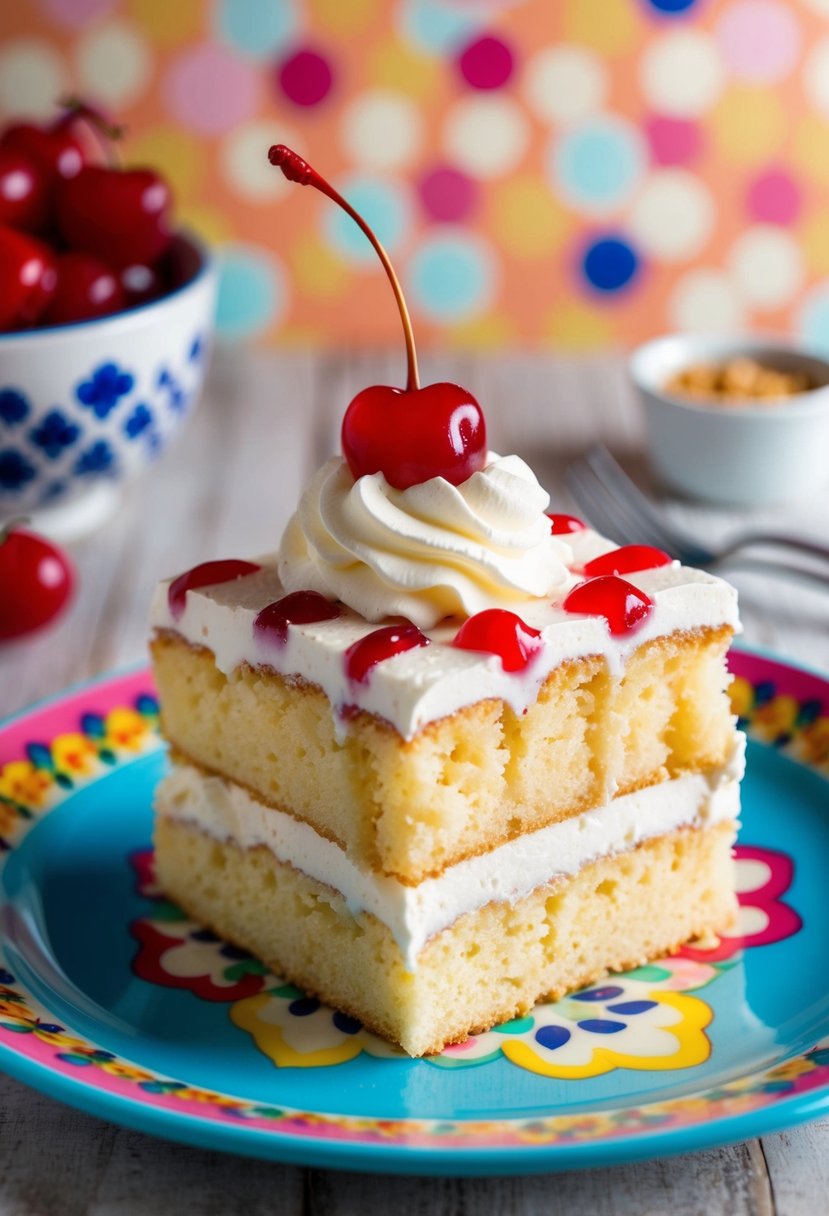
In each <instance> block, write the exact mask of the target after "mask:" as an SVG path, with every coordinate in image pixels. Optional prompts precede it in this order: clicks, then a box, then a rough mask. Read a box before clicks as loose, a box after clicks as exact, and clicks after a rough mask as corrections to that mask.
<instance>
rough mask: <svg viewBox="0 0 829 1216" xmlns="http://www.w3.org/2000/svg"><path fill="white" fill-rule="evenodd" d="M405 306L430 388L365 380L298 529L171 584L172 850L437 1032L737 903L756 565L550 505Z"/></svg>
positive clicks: (265, 948) (229, 901) (304, 172)
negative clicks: (739, 564)
mask: <svg viewBox="0 0 829 1216" xmlns="http://www.w3.org/2000/svg"><path fill="white" fill-rule="evenodd" d="M274 152H275V153H276V154H277V155H276V157H274ZM291 157H293V154H291V153H288V152H287V150H285V149H281V150H280V149H275V150H272V159H275V160H276V163H280V164H283V165H286V166H287V167H288V168H289V169H290V171H291V176H293V177H295V179H296V180H300V181H306V182H308V183H309V184H314V185H319V181H320V180H321V179H317V178H316V175H313V171H312V170H310V169H309V168H308V166H307V165H304V162H298V164H297V163H296V161H297V158H294V159H293V160H292V159H291ZM311 175H312V176H311ZM323 186H326V191H325V192H326V193H329V194H331V196H332V197H336V198H337V199H338V198H339V196H336V193H335V192H333V191H331V189H330V187H327V184H326V183H323ZM319 188H322V186H320V187H319ZM358 222H361V221H358ZM372 240H374V238H373V236H372ZM375 245H376V242H375ZM383 256H384V257H385V255H383ZM386 262H387V259H386ZM384 264H385V263H384ZM387 268H388V267H387ZM388 269H390V268H388ZM390 273H391V274H392V276H393V272H390ZM394 283H395V284H396V279H395V280H394ZM397 292H399V287H397ZM398 298H399V300H402V297H398ZM401 312H402V315H403V316H404V326H405V328H406V335H407V349H408V352H409V372H410V375H409V386H408V388H407V390H406V391H405V392H401V391H400V390H396V389H388V388H385V387H376V388H371V389H367V390H365V391H364V392H363V393H361V394H359V395H358V396H357V397H356V398H355V399H354V401H353V402H352V403H351V405H350V406H349V408H348V411H347V412H346V415H345V421H344V424H343V450H344V455H345V458H344V459H340V458H335V459H333V460H331V461H329V462H328V464H326V465H325V466H324V467H323V468H322V469H321V470H320V472H319V473H318V474H317V476H316V477H315V478H314V479H313V480H312V482H311V483H310V485H309V487H308V489H307V490H306V492H305V494H304V495H303V498H302V501H301V503H300V505H299V508H298V510H297V512H296V514H295V516H294V517H293V519H292V520H291V521H290V522H289V524H288V527H287V528H286V530H285V533H284V535H283V538H282V542H281V545H280V549H279V552H278V553H276V554H271V555H268V556H266V557H261V558H258V559H257V560H256V561H241V560H232V561H223V562H208V563H206V564H205V565H202V566H198V567H196V568H195V569H193V570H191V571H188V572H187V573H185V574H183V575H180V576H179V577H178V578H176V579H173V580H171V581H169V582H166V583H163V584H161V586H160V587H159V588H158V591H157V594H156V598H155V601H154V605H153V610H152V624H153V629H154V634H153V639H152V643H151V648H152V653H153V661H154V667H155V672H156V679H157V684H158V691H159V694H160V700H161V707H162V724H163V729H164V731H165V734H166V736H167V738H168V740H169V742H170V746H171V760H172V764H171V772H170V775H169V776H168V777H166V778H165V780H164V781H163V782H162V784H161V786H160V788H159V790H158V794H157V804H156V805H157V822H156V833H155V847H156V873H157V876H158V880H159V882H160V884H161V886H162V887H163V888H164V890H166V891H167V893H168V894H169V895H170V896H171V898H173V899H174V900H175V901H176V902H178V903H179V904H180V905H181V906H182V907H183V908H184V909H185V910H186V911H187V912H188V914H189V915H190V916H192V917H193V918H194V919H196V920H199V921H201V922H203V923H204V924H206V925H209V926H210V928H212V929H213V930H214V931H215V932H216V933H217V934H219V935H220V936H221V937H224V938H226V939H228V940H229V941H232V942H234V943H236V944H237V945H239V946H242V947H244V948H246V949H248V950H250V951H252V952H253V953H254V954H255V955H257V956H258V957H260V958H261V959H262V960H263V961H264V962H265V963H266V964H267V965H268V966H269V967H270V968H271V969H272V970H273V971H274V972H276V973H277V974H280V975H283V976H285V977H287V978H288V979H290V980H291V981H292V982H293V983H294V984H296V985H298V986H300V987H302V988H304V989H305V990H306V991H307V992H309V993H311V994H313V995H316V996H318V997H320V998H321V999H322V1000H324V1001H326V1002H327V1003H329V1004H331V1005H334V1006H336V1007H338V1008H339V1009H341V1010H343V1011H345V1012H346V1013H348V1014H350V1015H351V1016H352V1017H354V1018H357V1019H358V1020H359V1021H361V1022H363V1023H364V1024H365V1025H367V1026H368V1027H370V1028H371V1029H372V1030H374V1031H376V1032H378V1033H379V1034H381V1035H384V1036H385V1037H387V1038H389V1039H391V1040H393V1041H394V1042H396V1043H399V1044H400V1045H401V1046H402V1047H403V1048H404V1050H405V1051H407V1052H409V1053H410V1054H412V1055H422V1054H425V1053H429V1052H434V1051H438V1050H440V1048H441V1047H443V1046H444V1045H445V1044H446V1043H450V1042H454V1041H458V1040H461V1039H463V1038H465V1037H466V1036H467V1035H468V1034H469V1033H471V1032H473V1031H476V1030H482V1029H485V1028H488V1027H490V1026H492V1025H494V1024H496V1023H499V1022H503V1021H505V1020H508V1019H510V1018H513V1017H516V1016H519V1015H521V1014H523V1013H525V1012H526V1011H527V1010H529V1009H530V1008H531V1007H532V1005H533V1004H534V1003H535V1002H536V1001H538V1000H540V999H542V998H547V999H552V998H555V997H558V996H560V995H562V994H563V993H565V992H567V991H568V990H571V989H574V988H578V987H581V986H583V985H585V984H587V983H589V982H591V981H594V980H596V979H597V978H599V977H601V976H603V975H604V974H606V973H607V972H609V971H612V970H619V969H624V968H627V967H631V966H636V965H639V964H641V963H644V962H646V961H647V960H648V959H651V958H654V957H656V956H658V955H660V954H664V953H665V952H667V951H670V950H673V949H675V948H676V947H678V946H679V945H681V944H682V943H683V942H685V941H687V940H688V939H690V938H694V937H703V936H707V935H710V934H715V933H719V932H722V931H723V930H725V929H727V928H729V927H730V925H731V923H732V920H733V917H734V914H735V911H736V901H735V896H734V884H733V872H732V860H731V846H732V844H733V841H734V836H735V832H736V823H737V817H738V812H739V780H740V777H741V775H742V763H743V747H742V737H741V736H740V735H739V734H738V732H737V731H736V729H735V723H734V719H733V717H732V715H731V711H730V707H729V702H728V698H727V695H726V688H727V684H728V675H727V672H726V666H725V654H726V651H727V649H728V645H729V643H730V640H731V637H732V635H733V633H734V631H735V629H736V628H737V627H738V619H737V606H736V595H735V592H734V591H733V589H732V588H731V587H730V586H728V584H726V583H724V582H722V581H721V580H720V579H717V578H714V577H713V576H711V575H708V574H705V573H703V572H701V571H697V570H691V569H687V568H685V567H682V566H680V565H679V564H678V563H676V562H673V561H671V559H670V558H669V556H668V555H667V554H665V553H662V552H661V551H660V550H656V549H652V548H649V547H646V546H625V547H622V548H617V547H615V546H614V545H613V544H612V543H611V542H609V541H607V540H605V539H603V538H602V537H600V536H598V535H597V534H596V533H594V532H592V531H591V530H590V529H588V528H586V527H584V525H582V524H581V523H580V522H579V521H577V520H574V519H573V518H572V517H570V516H560V515H558V516H557V515H553V516H549V515H547V514H545V511H546V508H547V506H548V505H549V502H548V496H547V494H546V493H545V492H544V491H543V490H542V489H541V487H540V486H539V484H538V482H537V481H536V479H535V477H534V475H533V474H532V472H531V470H530V469H529V468H528V467H527V465H526V464H524V462H523V461H521V460H519V459H518V458H517V457H514V456H513V457H506V458H501V457H499V456H497V455H496V454H494V453H492V452H488V450H487V447H486V431H485V425H484V420H483V415H482V413H481V410H480V407H479V406H478V404H477V402H475V400H474V398H472V397H471V396H470V394H468V393H466V392H465V390H463V389H461V388H459V387H458V386H456V385H430V386H428V387H427V388H425V389H421V388H420V387H419V385H418V381H417V368H416V363H415V362H414V347H413V343H412V342H411V330H410V326H409V325H408V316H407V315H406V314H405V306H403V305H402V303H401ZM384 419H385V423H384V421H383V420H384Z"/></svg>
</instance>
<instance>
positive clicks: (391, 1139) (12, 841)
mask: <svg viewBox="0 0 829 1216" xmlns="http://www.w3.org/2000/svg"><path fill="white" fill-rule="evenodd" d="M732 662H733V666H735V667H736V668H737V670H738V675H737V677H736V679H737V681H742V683H737V684H736V698H737V699H735V711H736V712H737V713H738V714H740V716H741V718H742V719H743V720H744V725H745V726H746V727H747V729H748V730H749V733H750V734H754V733H755V732H754V725H753V723H754V718H755V717H756V700H757V699H756V698H752V697H751V696H749V697H748V698H746V695H745V694H746V692H747V691H749V690H750V689H751V688H755V687H757V686H758V685H763V684H767V683H768V682H769V681H768V668H769V667H770V666H771V668H772V669H773V670H775V671H776V672H779V673H780V681H781V685H782V687H780V688H779V691H778V688H777V686H776V685H775V686H774V688H775V691H774V693H773V695H772V697H771V698H770V699H771V700H774V698H775V696H791V697H793V698H794V700H795V701H797V702H798V704H799V705H803V704H804V703H806V704H809V706H810V707H811V705H812V703H813V702H814V701H815V700H818V712H817V713H816V714H814V715H813V711H812V709H811V708H810V709H809V713H808V715H807V716H808V717H809V719H810V722H808V723H806V724H805V725H804V724H802V723H801V722H799V721H798V715H797V714H796V715H795V717H794V721H793V722H791V727H792V729H791V732H790V733H789V734H788V735H787V737H786V738H784V739H782V740H780V739H779V738H778V739H776V740H775V743H776V746H778V747H780V748H781V749H783V750H786V751H792V752H793V754H794V755H796V756H797V758H798V759H800V760H801V762H805V763H810V765H811V767H814V768H816V769H818V770H819V771H824V772H825V771H826V770H827V768H829V757H826V756H823V755H822V753H821V752H820V750H819V749H818V750H817V753H816V754H815V752H814V750H813V737H814V734H815V732H810V734H809V741H808V746H807V748H806V750H805V753H804V751H803V750H801V749H802V736H803V734H804V733H805V732H806V730H807V728H808V725H813V724H814V723H815V722H818V723H820V724H821V725H820V730H819V732H817V733H818V738H820V737H821V732H822V731H823V730H824V725H823V723H824V722H825V721H826V720H827V719H829V704H827V702H826V700H825V699H820V697H819V696H817V695H816V692H817V690H818V689H821V688H822V689H824V690H825V687H826V685H825V682H824V681H821V679H820V677H818V676H813V675H810V674H809V673H808V672H803V671H800V670H798V669H796V668H788V667H786V666H785V665H783V664H776V663H774V662H773V661H771V660H766V659H763V658H762V657H759V656H753V655H751V654H743V653H739V652H738V653H736V654H735V655H733V656H732ZM754 674H757V675H759V676H761V677H762V678H761V679H758V680H754V679H753V678H752V677H753V675H754ZM746 685H748V686H749V688H748V689H747V688H746ZM739 698H742V701H741V700H740V699H739ZM90 699H93V698H92V694H90ZM77 700H78V695H76V696H75V697H74V698H72V697H70V698H68V699H67V700H66V701H65V702H64V703H61V704H53V705H52V706H51V707H50V712H49V713H48V714H47V715H46V716H47V718H48V720H49V721H50V722H53V721H55V720H59V725H60V729H59V730H56V731H55V733H54V735H53V740H55V739H57V738H59V737H63V736H64V735H71V736H75V737H76V736H78V735H79V734H80V735H84V731H83V730H82V729H79V727H80V725H81V717H80V715H78V713H77V706H76V702H77ZM94 700H95V701H96V704H100V702H101V701H102V700H104V701H106V702H107V707H106V708H107V712H106V713H105V714H101V713H96V717H97V718H99V719H100V718H103V721H104V723H105V724H106V722H107V720H108V714H109V712H112V711H114V710H117V709H124V708H126V709H127V710H128V713H129V715H130V720H131V721H133V722H134V721H135V719H133V718H132V717H131V715H132V714H134V713H136V714H138V715H139V716H141V717H144V718H145V720H146V723H147V730H146V732H141V742H140V744H138V746H136V744H137V739H136V737H135V736H134V735H132V736H131V737H130V740H129V744H128V746H127V748H126V749H124V748H117V749H116V750H115V751H114V752H113V754H112V755H113V758H114V762H115V763H119V762H120V763H123V762H127V763H128V762H129V760H130V759H131V758H134V757H135V755H136V754H137V753H140V751H142V750H149V749H151V748H152V747H153V746H158V745H159V744H158V738H157V735H155V734H154V732H153V729H152V726H151V725H150V714H149V712H147V711H149V709H150V704H151V702H152V703H153V704H154V702H153V693H152V691H151V680H150V677H149V675H148V674H147V673H146V672H138V673H134V674H132V675H128V676H122V677H114V678H112V679H110V680H109V681H107V682H105V683H102V684H101V685H99V686H98V688H97V690H96V695H95V697H94ZM124 700H126V702H127V704H126V705H124ZM139 705H141V706H142V707H143V711H144V712H142V709H139ZM28 717H29V716H28V715H27V716H26V717H24V718H23V719H22V723H21V720H13V721H12V723H11V724H10V726H11V727H16V726H18V727H19V726H21V725H22V727H23V729H24V730H25V726H26V724H27V721H28ZM105 728H106V727H105ZM7 729H8V728H7ZM13 733H15V734H19V733H20V732H19V730H18V731H17V732H13ZM87 737H88V736H87ZM760 737H761V738H762V737H763V731H762V729H761V730H760ZM116 742H117V741H116ZM43 746H44V747H45V748H46V750H47V751H48V754H49V756H50V758H51V761H52V767H51V768H50V767H48V766H46V767H45V768H41V767H40V766H39V765H38V763H37V762H36V759H33V758H32V756H31V754H27V753H28V748H27V747H25V746H23V747H21V748H20V753H19V754H17V755H15V756H13V757H12V758H11V759H10V760H7V761H6V763H5V764H4V765H3V766H2V767H0V783H2V784H0V807H2V810H3V814H4V816H5V821H6V833H7V834H6V836H5V838H4V847H5V849H7V850H8V849H10V848H13V847H15V846H16V845H17V844H19V842H20V840H21V839H22V838H23V836H24V835H25V833H26V831H27V830H28V828H29V827H30V826H31V824H32V823H33V822H35V821H36V819H37V818H39V817H40V816H41V815H42V814H44V813H48V811H49V810H50V809H52V807H53V806H55V805H57V804H58V803H59V802H60V801H61V799H62V798H63V797H65V796H66V794H67V792H68V791H69V787H68V786H66V785H65V784H64V782H63V781H62V780H61V775H62V774H63V775H66V774H65V769H64V768H62V767H60V766H59V765H58V763H57V760H56V757H55V754H54V751H53V748H52V747H51V746H50V745H49V744H45V745H43ZM96 750H97V751H98V754H97V756H94V757H93V756H92V753H91V752H88V751H87V752H86V753H85V754H86V756H87V761H88V765H87V767H84V769H83V771H82V772H79V773H73V774H70V775H69V780H70V781H71V782H72V783H73V785H74V784H75V782H76V781H78V780H81V781H82V780H94V779H95V778H96V777H99V776H100V775H101V774H102V772H103V771H105V766H106V765H107V764H112V763H113V759H112V758H103V757H102V756H101V754H100V750H98V749H97V748H96ZM104 750H108V749H104ZM73 755H74V753H73ZM39 756H41V753H36V757H39ZM808 757H813V758H812V759H811V760H809V759H808ZM42 758H43V759H44V760H45V759H46V753H45V752H44V753H43V754H42ZM21 762H23V763H27V764H28V765H29V767H27V768H26V769H25V770H23V771H21V770H20V769H15V770H13V772H14V778H13V780H12V778H10V775H9V765H10V764H14V765H19V764H20V763H21ZM22 777H25V778H26V780H25V781H23V782H22V783H21V778H22ZM9 787H11V792H9ZM2 857H3V854H2V852H0V863H2ZM691 961H693V960H691ZM0 1042H2V1044H3V1046H4V1047H5V1048H7V1049H9V1050H11V1051H14V1052H17V1053H19V1054H21V1055H24V1056H26V1057H27V1058H28V1059H29V1060H30V1061H32V1062H35V1063H37V1064H39V1065H41V1066H42V1067H43V1068H44V1070H46V1071H50V1072H51V1071H56V1072H59V1073H62V1074H64V1075H67V1074H68V1075H70V1076H73V1077H74V1079H75V1080H76V1081H78V1082H80V1083H81V1084H86V1085H91V1086H94V1087H97V1088H100V1089H105V1090H107V1091H109V1092H110V1093H113V1094H117V1095H120V1096H122V1097H124V1098H126V1099H127V1100H132V1101H135V1099H136V1098H138V1099H139V1100H140V1101H142V1102H146V1103H148V1104H150V1105H153V1106H162V1107H164V1108H166V1109H167V1110H169V1111H172V1112H178V1113H181V1114H183V1115H184V1114H187V1115H190V1116H191V1117H192V1116H193V1115H194V1114H196V1115H198V1116H200V1117H201V1118H204V1119H207V1120H211V1121H217V1120H218V1121H225V1122H232V1123H238V1122H240V1121H242V1122H244V1123H245V1124H246V1125H247V1126H249V1127H254V1128H257V1129H260V1130H267V1131H272V1132H276V1133H279V1134H281V1135H284V1136H292V1137H304V1138H311V1139H318V1140H327V1141H345V1142H348V1143H355V1144H356V1143H361V1144H368V1143H373V1144H378V1143H388V1144H397V1145H405V1146H407V1147H422V1148H429V1149H436V1148H453V1149H457V1148H461V1147H474V1148H476V1149H481V1148H511V1147H532V1146H538V1147H542V1146H544V1147H549V1146H551V1145H565V1144H579V1143H592V1142H597V1141H601V1140H616V1139H618V1138H619V1137H622V1136H635V1135H637V1134H639V1133H650V1132H653V1131H659V1132H665V1131H669V1130H671V1129H674V1128H676V1129H679V1128H687V1127H692V1126H695V1125H698V1124H702V1123H710V1122H712V1121H715V1120H718V1119H722V1118H728V1117H735V1116H738V1115H743V1114H746V1113H748V1112H749V1111H753V1110H757V1109H760V1108H762V1107H768V1106H771V1105H773V1104H775V1103H778V1102H780V1101H781V1100H783V1099H786V1098H791V1097H793V1096H795V1095H799V1094H804V1093H808V1092H810V1091H815V1090H819V1089H822V1088H825V1087H826V1086H827V1085H829V1037H826V1038H825V1039H822V1040H821V1041H820V1042H818V1043H817V1044H815V1045H814V1046H813V1047H811V1048H810V1049H809V1050H808V1051H806V1052H803V1053H802V1054H800V1055H796V1056H793V1057H792V1058H790V1059H788V1060H785V1061H784V1062H782V1063H780V1064H778V1065H776V1066H775V1067H773V1068H771V1069H768V1070H766V1071H761V1072H758V1073H753V1074H749V1075H747V1076H743V1077H740V1078H737V1079H735V1080H734V1081H731V1082H728V1083H726V1084H724V1085H721V1086H716V1087H713V1088H710V1089H706V1090H703V1091H701V1092H699V1093H696V1094H692V1095H689V1096H685V1097H680V1098H674V1099H666V1100H663V1101H657V1102H651V1103H643V1104H640V1105H638V1106H636V1107H633V1108H629V1109H624V1110H609V1111H595V1112H592V1111H591V1112H587V1113H583V1114H578V1115H562V1114H551V1115H549V1116H545V1117H543V1118H533V1119H497V1120H481V1119H477V1120H459V1119H453V1120H434V1119H425V1120H413V1119H377V1118H375V1117H372V1116H346V1115H336V1114H327V1113H325V1112H319V1111H303V1110H299V1109H293V1108H276V1107H269V1106H265V1105H262V1104H257V1103H254V1102H251V1101H248V1100H244V1099H238V1098H234V1097H232V1096H230V1095H226V1094H220V1093H213V1092H211V1091H209V1090H203V1089H199V1088H196V1087H192V1086H188V1085H186V1084H185V1083H183V1082H179V1081H176V1080H175V1079H173V1078H169V1077H164V1076H161V1075H159V1074H156V1073H152V1072H150V1071H148V1070H146V1069H142V1068H140V1067H139V1066H137V1065H135V1064H133V1063H131V1062H129V1061H126V1060H122V1059H118V1058H117V1057H114V1056H113V1055H112V1054H111V1053H108V1052H104V1051H102V1050H101V1049H100V1048H98V1047H97V1046H96V1045H95V1044H94V1043H92V1042H90V1041H89V1040H88V1039H86V1038H84V1037H82V1036H78V1035H74V1034H73V1033H72V1032H71V1031H70V1030H68V1029H67V1028H64V1027H63V1026H61V1025H59V1024H58V1023H56V1022H55V1021H53V1020H52V1017H51V1015H50V1013H49V1011H48V1010H47V1009H45V1008H44V1007H43V1006H42V1005H41V1004H40V1003H39V1002H38V1001H37V1000H36V999H35V998H34V997H33V996H32V995H31V994H30V993H28V992H27V991H26V990H25V989H24V988H23V987H22V985H20V984H19V983H18V982H16V981H15V979H14V977H13V976H12V975H11V973H10V972H8V970H6V969H5V967H3V964H2V960H1V959H0ZM67 1057H72V1058H71V1059H70V1058H67Z"/></svg>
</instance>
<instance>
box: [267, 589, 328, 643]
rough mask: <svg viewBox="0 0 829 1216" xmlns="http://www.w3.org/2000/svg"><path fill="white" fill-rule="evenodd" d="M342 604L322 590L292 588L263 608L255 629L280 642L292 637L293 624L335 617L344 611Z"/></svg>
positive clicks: (272, 640) (269, 638)
mask: <svg viewBox="0 0 829 1216" xmlns="http://www.w3.org/2000/svg"><path fill="white" fill-rule="evenodd" d="M340 612H341V609H340V605H339V604H333V603H332V602H331V600H327V599H326V598H325V596H324V595H320V593H319V592H318V591H292V592H291V594H290V595H283V597H282V599H281V600H275V601H274V603H273V604H268V606H267V608H263V609H262V611H261V612H260V613H259V615H258V616H257V618H256V620H255V621H254V622H253V630H254V633H256V634H258V635H259V636H260V637H262V638H265V639H267V640H268V641H270V642H276V644H277V646H284V645H285V643H286V642H287V640H288V626H289V625H311V624H314V623H315V622H316V621H333V620H334V619H335V617H338V616H339V615H340Z"/></svg>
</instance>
